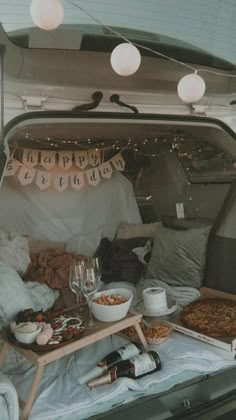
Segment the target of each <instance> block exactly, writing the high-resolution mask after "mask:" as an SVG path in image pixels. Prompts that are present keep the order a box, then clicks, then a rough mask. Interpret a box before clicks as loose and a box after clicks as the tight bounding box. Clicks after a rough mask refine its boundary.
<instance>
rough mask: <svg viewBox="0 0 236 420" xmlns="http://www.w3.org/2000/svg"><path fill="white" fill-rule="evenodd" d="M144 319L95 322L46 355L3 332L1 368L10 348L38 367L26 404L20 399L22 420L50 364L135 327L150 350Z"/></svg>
mask: <svg viewBox="0 0 236 420" xmlns="http://www.w3.org/2000/svg"><path fill="white" fill-rule="evenodd" d="M141 319H142V314H132V313H128V314H127V316H126V317H125V318H123V319H122V320H120V321H116V322H106V323H105V322H99V321H96V320H95V329H94V330H93V329H92V330H86V329H85V331H84V334H83V336H82V337H81V338H79V339H78V340H76V341H73V342H71V343H68V344H65V345H64V346H62V347H59V348H58V349H55V350H51V351H49V352H45V353H42V352H40V353H37V352H35V351H32V350H29V349H24V348H22V347H20V345H15V344H13V343H12V342H11V341H10V340H9V339H8V337H7V335H6V334H5V333H4V332H2V336H3V339H4V344H3V347H2V350H1V353H0V367H1V366H2V364H3V361H4V359H5V356H6V353H7V349H8V346H11V347H13V348H14V349H15V350H16V351H17V352H19V353H20V354H22V355H23V356H24V357H25V358H26V359H28V360H30V361H31V362H32V363H34V364H35V365H36V372H35V375H34V379H33V382H32V386H31V388H30V391H29V394H28V397H27V400H26V401H25V402H24V401H22V400H21V399H20V398H19V404H20V407H21V408H22V409H23V412H22V416H21V420H27V419H28V417H29V413H30V411H31V408H32V405H33V402H34V399H35V395H36V391H37V387H38V385H39V382H40V379H41V376H42V374H43V370H44V366H46V365H47V364H48V363H51V362H54V361H55V360H58V359H61V358H62V357H64V356H66V355H68V354H70V353H73V352H75V351H77V350H79V349H81V348H82V347H85V346H88V345H89V344H92V343H94V342H95V341H99V340H101V339H102V338H105V337H108V336H110V335H112V334H116V333H118V332H119V331H122V330H123V329H125V328H128V327H131V326H134V327H135V328H136V331H137V335H138V337H139V339H140V341H141V343H142V344H143V346H144V348H145V349H146V350H148V344H147V342H146V339H145V337H144V335H143V332H142V330H141V327H140V325H139V323H140V321H141Z"/></svg>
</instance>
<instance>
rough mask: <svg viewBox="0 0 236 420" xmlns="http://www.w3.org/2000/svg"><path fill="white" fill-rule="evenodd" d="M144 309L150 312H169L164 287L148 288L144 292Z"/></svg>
mask: <svg viewBox="0 0 236 420" xmlns="http://www.w3.org/2000/svg"><path fill="white" fill-rule="evenodd" d="M143 304H144V309H145V310H146V311H148V312H160V313H161V312H165V311H167V310H168V305H167V298H166V290H165V289H164V288H163V287H148V288H147V289H144V290H143Z"/></svg>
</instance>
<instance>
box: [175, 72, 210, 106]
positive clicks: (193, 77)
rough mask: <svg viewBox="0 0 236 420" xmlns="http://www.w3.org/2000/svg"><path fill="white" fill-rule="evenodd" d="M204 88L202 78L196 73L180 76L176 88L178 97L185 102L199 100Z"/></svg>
mask: <svg viewBox="0 0 236 420" xmlns="http://www.w3.org/2000/svg"><path fill="white" fill-rule="evenodd" d="M205 90H206V85H205V82H204V80H203V78H202V77H200V76H198V74H196V73H193V74H188V75H187V76H184V77H182V79H181V80H180V81H179V83H178V88H177V91H178V95H179V97H180V99H182V101H184V102H186V103H187V104H192V103H194V102H197V101H199V99H201V98H202V97H203V95H204V93H205Z"/></svg>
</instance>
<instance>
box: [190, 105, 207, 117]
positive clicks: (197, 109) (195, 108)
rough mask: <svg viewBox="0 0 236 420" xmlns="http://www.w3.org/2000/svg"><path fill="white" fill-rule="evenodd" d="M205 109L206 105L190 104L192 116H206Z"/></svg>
mask: <svg viewBox="0 0 236 420" xmlns="http://www.w3.org/2000/svg"><path fill="white" fill-rule="evenodd" d="M207 108H208V105H203V104H192V114H204V115H206V110H207Z"/></svg>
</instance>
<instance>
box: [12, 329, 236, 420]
mask: <svg viewBox="0 0 236 420" xmlns="http://www.w3.org/2000/svg"><path fill="white" fill-rule="evenodd" d="M125 342H126V340H125V339H123V338H121V337H118V336H113V337H108V338H106V339H103V340H101V341H99V342H97V343H95V344H93V345H90V346H88V347H86V348H84V349H81V350H80V351H78V352H76V353H74V354H73V355H70V356H66V357H64V358H63V359H61V360H60V361H56V362H54V363H52V364H50V365H48V366H47V367H46V369H45V372H44V375H43V378H42V380H41V383H40V386H39V390H38V395H37V399H36V401H35V403H34V406H33V408H32V411H31V415H30V420H64V419H65V418H66V419H67V420H80V419H86V418H89V417H90V416H92V415H95V414H98V413H102V412H105V411H107V410H109V409H111V408H112V407H114V406H117V405H122V404H125V403H127V402H130V401H133V400H135V399H137V398H139V397H141V396H147V395H151V394H156V393H160V392H164V391H167V390H169V389H171V388H172V387H173V386H174V385H176V384H180V383H182V382H183V381H186V380H189V379H192V378H195V377H197V376H199V375H201V374H208V373H212V372H216V371H218V370H220V369H226V368H229V367H231V366H234V367H236V361H229V360H226V359H225V358H224V356H222V355H220V354H219V353H218V349H217V348H216V347H214V346H211V345H209V344H207V343H203V342H201V341H198V340H196V339H193V338H191V337H187V336H183V335H182V334H180V333H177V332H174V333H173V334H172V335H171V337H170V338H169V339H168V340H167V341H166V342H165V343H162V344H161V345H159V346H152V348H154V349H156V350H157V351H158V353H159V355H160V358H161V361H162V370H161V371H160V372H157V373H154V374H152V375H148V376H146V377H143V378H142V379H140V380H136V381H135V380H132V379H128V378H122V379H121V378H120V379H118V380H117V381H116V382H114V383H113V384H111V385H103V386H100V387H98V388H94V389H91V390H90V389H89V388H88V387H87V386H86V385H83V386H80V385H79V384H78V377H79V376H80V375H81V374H83V373H84V372H85V371H87V370H88V369H89V368H90V367H92V366H94V363H95V362H96V361H99V360H100V359H101V358H102V357H103V356H105V354H107V353H109V352H110V351H112V350H113V349H115V348H118V347H119V346H120V345H122V344H123V343H125ZM91 360H92V361H93V363H91ZM33 372H34V368H31V369H29V370H28V371H26V372H25V373H23V372H20V370H19V371H18V372H17V371H16V372H14V374H12V375H11V379H12V381H13V383H14V384H15V386H16V388H17V390H18V391H19V392H20V395H21V397H23V398H25V396H26V393H27V390H28V389H29V387H30V383H31V381H32V374H33Z"/></svg>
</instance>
